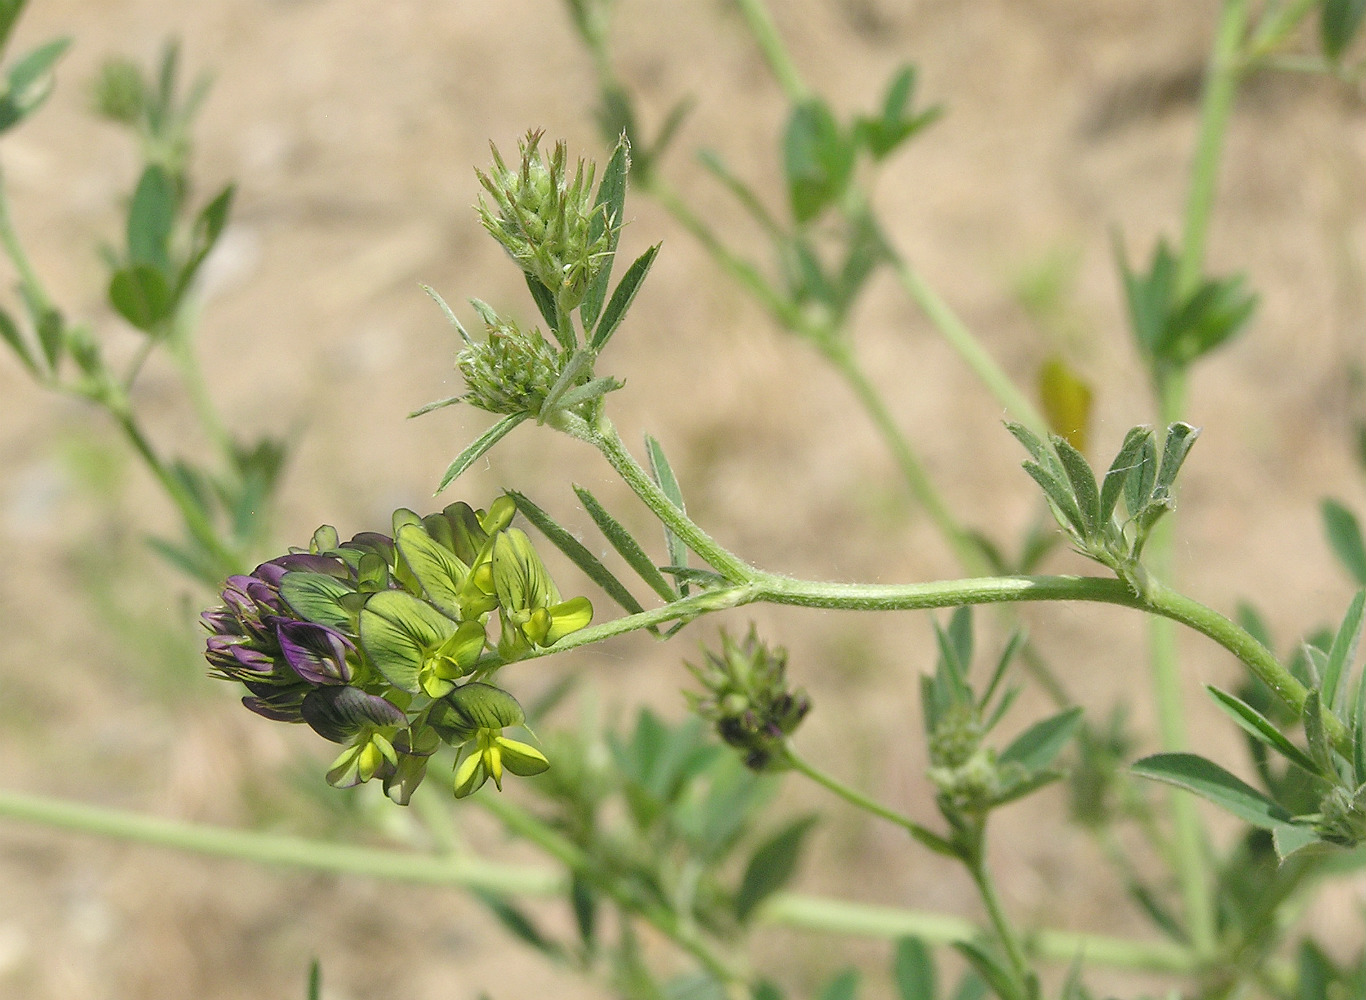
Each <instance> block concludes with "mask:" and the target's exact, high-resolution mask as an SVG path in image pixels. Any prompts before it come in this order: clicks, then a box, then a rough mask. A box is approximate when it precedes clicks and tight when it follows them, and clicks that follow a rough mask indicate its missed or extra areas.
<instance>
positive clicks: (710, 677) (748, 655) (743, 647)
mask: <svg viewBox="0 0 1366 1000" xmlns="http://www.w3.org/2000/svg"><path fill="white" fill-rule="evenodd" d="M704 652H705V654H706V659H705V660H704V662H703V663H702V665H701V666H700V667H697V666H693V665H692V664H691V663H689V664H688V665H687V666H688V669H689V670H691V671H692V674H693V676H694V677H696V678H697V679H698V680H699V681H701V682H702V686H703V687H704V688H706V694H692V693H689V695H688V699H689V701H691V702H692V707H693V710H694V711H695V712H697V714H698V715H700V716H701V717H702V718H704V719H707V720H708V721H711V722H714V723H715V724H716V731H717V733H718V734H719V735H720V736H721V738H722V739H723V740H725V741H726V742H727V743H729V744H730V745H731V746H733V747H735V748H736V749H737V750H740V751H741V752H743V753H744V756H745V764H746V765H747V766H748V767H750V768H753V769H754V770H756V771H763V770H767V769H773V768H777V767H781V766H782V762H783V758H784V750H783V747H784V743H785V741H786V739H787V737H788V736H790V735H791V734H792V732H793V731H794V730H795V729H796V728H797V725H798V723H800V722H801V721H802V719H803V717H805V715H806V713H807V712H808V711H810V709H811V700H810V699H809V698H808V697H807V695H806V692H805V691H803V690H801V689H800V688H798V689H796V690H792V689H790V688H789V687H788V684H787V650H785V649H781V648H779V649H769V648H768V647H767V646H765V645H764V644H763V642H761V641H760V640H759V636H758V634H757V633H756V632H755V631H754V629H753V627H751V628H750V630H749V634H748V635H746V636H745V638H744V641H743V642H739V643H737V642H736V641H735V640H734V639H732V638H731V637H730V636H729V635H727V634H725V633H724V632H723V633H722V634H721V652H720V653H713V652H711V651H710V650H705V651H704Z"/></svg>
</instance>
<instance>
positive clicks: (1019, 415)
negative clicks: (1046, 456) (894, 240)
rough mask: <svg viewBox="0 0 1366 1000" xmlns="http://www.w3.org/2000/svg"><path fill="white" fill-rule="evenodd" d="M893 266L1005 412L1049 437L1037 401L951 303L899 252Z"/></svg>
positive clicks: (907, 287)
mask: <svg viewBox="0 0 1366 1000" xmlns="http://www.w3.org/2000/svg"><path fill="white" fill-rule="evenodd" d="M891 267H892V270H893V272H895V274H896V278H897V281H899V282H900V283H901V287H902V288H904V289H905V290H906V294H907V295H909V296H910V297H911V300H912V301H913V302H915V304H916V305H917V306H919V307H920V310H921V311H922V312H923V313H924V314H925V316H926V317H927V318H928V319H929V321H930V322H931V323H932V324H934V327H935V329H937V330H938V331H939V334H940V336H942V337H943V338H944V339H945V340H946V341H947V342H948V345H949V346H950V347H952V348H953V349H954V350H955V351H956V352H958V356H959V357H960V358H962V359H963V361H964V363H966V364H967V366H968V368H969V369H971V371H972V373H973V374H974V375H976V376H977V378H978V380H979V381H980V382H981V383H982V384H983V385H984V386H986V388H987V391H989V392H990V393H991V394H992V396H994V397H995V398H996V401H997V402H998V403H1000V404H1001V406H1003V407H1004V408H1005V411H1006V414H1007V415H1008V416H1009V417H1010V418H1011V419H1012V420H1018V421H1019V422H1020V423H1022V424H1024V425H1025V426H1026V427H1028V428H1029V429H1030V430H1032V431H1033V432H1034V433H1035V434H1038V435H1039V436H1040V437H1042V438H1044V439H1047V437H1048V421H1046V420H1044V418H1043V416H1042V415H1041V414H1040V413H1039V411H1038V410H1037V409H1035V407H1034V404H1033V403H1031V402H1030V401H1029V400H1028V399H1027V398H1025V395H1024V394H1023V393H1022V392H1020V390H1019V389H1017V388H1016V387H1015V383H1014V382H1013V381H1012V380H1011V378H1010V376H1009V375H1007V374H1006V373H1005V371H1004V370H1003V369H1002V368H1001V366H1000V365H998V364H997V363H996V360H995V359H994V358H992V356H991V355H990V354H988V353H987V351H986V349H985V348H983V347H982V344H981V342H980V341H979V340H978V339H977V338H976V337H974V336H973V335H972V331H971V330H969V329H968V328H967V326H966V325H964V323H963V321H962V320H961V319H959V318H958V315H957V314H956V313H955V312H954V311H953V310H952V309H951V308H950V307H949V304H948V303H947V302H945V301H944V300H943V299H941V298H940V297H939V295H938V294H937V293H936V292H935V290H934V289H933V288H931V287H930V286H929V285H928V284H926V282H925V280H924V279H923V278H922V277H921V276H920V275H919V274H918V273H916V271H915V270H914V269H913V268H912V267H911V266H910V265H909V264H908V263H906V261H905V260H904V259H903V258H902V257H901V256H900V255H899V254H895V255H893V257H892V261H891Z"/></svg>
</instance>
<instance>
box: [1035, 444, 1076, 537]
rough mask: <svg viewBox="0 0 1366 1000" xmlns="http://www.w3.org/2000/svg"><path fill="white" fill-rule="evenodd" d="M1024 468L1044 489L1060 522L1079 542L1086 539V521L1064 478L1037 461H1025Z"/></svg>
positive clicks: (1055, 517)
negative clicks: (1050, 471) (1056, 475)
mask: <svg viewBox="0 0 1366 1000" xmlns="http://www.w3.org/2000/svg"><path fill="white" fill-rule="evenodd" d="M1024 470H1025V472H1027V473H1029V477H1030V478H1031V479H1033V480H1034V482H1035V483H1037V484H1038V485H1039V488H1040V489H1042V490H1043V495H1044V499H1045V500H1047V501H1048V509H1049V510H1050V511H1052V512H1053V517H1054V519H1055V520H1056V521H1057V522H1058V524H1059V525H1061V526H1062V528H1063V529H1064V530H1065V531H1067V532H1069V533H1070V534H1072V535H1074V536H1075V537H1076V539H1077V540H1078V542H1081V541H1082V540H1084V539H1085V538H1086V536H1087V531H1086V521H1085V519H1084V518H1083V517H1082V513H1081V508H1080V507H1078V506H1077V500H1076V497H1074V496H1073V495H1072V490H1071V488H1070V487H1069V486H1068V485H1067V484H1066V483H1065V482H1063V480H1062V479H1058V478H1054V476H1053V475H1052V474H1051V473H1049V471H1048V470H1047V469H1045V468H1044V467H1043V466H1041V465H1039V464H1038V463H1036V462H1025V463H1024Z"/></svg>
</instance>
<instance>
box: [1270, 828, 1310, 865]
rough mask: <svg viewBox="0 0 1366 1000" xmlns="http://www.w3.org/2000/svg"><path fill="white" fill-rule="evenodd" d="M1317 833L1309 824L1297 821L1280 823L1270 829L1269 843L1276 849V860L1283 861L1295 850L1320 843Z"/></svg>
mask: <svg viewBox="0 0 1366 1000" xmlns="http://www.w3.org/2000/svg"><path fill="white" fill-rule="evenodd" d="M1321 843H1323V841H1321V840H1320V839H1319V835H1318V834H1317V833H1315V832H1314V828H1313V827H1311V826H1301V825H1300V824H1298V823H1282V824H1281V825H1280V826H1278V827H1275V828H1273V829H1272V831H1271V844H1272V847H1274V848H1275V850H1276V860H1277V861H1284V860H1285V859H1286V858H1288V857H1290V855H1292V854H1294V853H1295V852H1296V851H1302V850H1304V849H1305V848H1306V847H1309V846H1311V845H1313V844H1321Z"/></svg>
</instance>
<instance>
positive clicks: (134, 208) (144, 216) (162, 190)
mask: <svg viewBox="0 0 1366 1000" xmlns="http://www.w3.org/2000/svg"><path fill="white" fill-rule="evenodd" d="M178 203H179V198H178V196H177V194H176V187H175V181H173V180H172V179H171V176H170V174H168V173H167V172H166V170H165V168H164V167H161V166H158V165H156V164H153V165H152V166H149V167H148V168H147V169H146V170H144V171H143V172H142V177H140V178H139V179H138V186H137V188H136V190H134V192H133V200H132V201H131V202H130V203H129V206H128V263H129V264H131V265H133V266H136V265H139V264H145V265H147V266H148V267H151V268H154V269H155V270H157V271H159V272H160V273H161V278H162V281H163V283H164V282H165V280H166V275H168V274H169V273H170V271H171V257H170V252H171V251H170V245H171V233H172V231H173V230H174V228H175V216H176V208H177V207H178Z"/></svg>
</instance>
